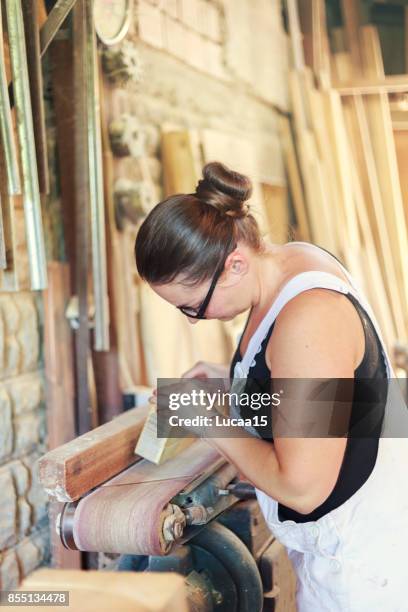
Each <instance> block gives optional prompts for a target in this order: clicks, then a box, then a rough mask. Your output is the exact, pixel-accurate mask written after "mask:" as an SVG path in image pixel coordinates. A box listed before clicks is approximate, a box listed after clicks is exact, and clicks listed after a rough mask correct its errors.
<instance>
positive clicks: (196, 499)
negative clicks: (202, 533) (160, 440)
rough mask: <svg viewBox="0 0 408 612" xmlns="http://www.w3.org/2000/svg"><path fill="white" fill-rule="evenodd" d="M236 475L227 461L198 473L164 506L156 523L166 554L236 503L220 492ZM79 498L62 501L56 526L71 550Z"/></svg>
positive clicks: (73, 542)
mask: <svg viewBox="0 0 408 612" xmlns="http://www.w3.org/2000/svg"><path fill="white" fill-rule="evenodd" d="M235 477H236V469H235V468H234V467H233V466H232V465H229V464H227V465H223V466H221V467H220V468H218V469H217V471H216V472H215V473H214V474H211V475H210V476H207V477H205V475H203V474H202V475H199V476H198V477H197V478H196V479H195V480H194V481H193V482H192V483H191V484H190V485H189V486H188V487H186V488H185V489H183V490H182V491H181V492H180V493H179V494H177V495H176V496H175V497H173V499H172V500H171V501H170V502H169V503H168V504H167V505H166V506H165V507H164V508H163V510H162V512H161V515H160V519H159V523H158V525H157V527H158V529H159V530H160V533H161V541H162V543H163V554H168V553H169V552H170V550H171V548H172V546H173V544H174V543H176V542H177V543H183V542H186V541H188V540H189V539H191V538H192V537H194V536H195V535H196V533H197V532H198V531H199V530H200V529H201V528H202V526H203V525H206V524H207V523H209V521H211V520H212V519H213V518H215V517H216V516H218V515H219V514H220V513H222V512H223V511H225V510H226V509H227V508H229V507H230V506H232V505H233V504H234V503H236V501H237V498H236V497H235V496H234V495H233V494H231V495H229V496H226V495H220V494H219V491H220V490H223V489H224V488H225V487H226V486H227V485H228V483H229V482H231V480H232V479H234V478H235ZM79 501H80V500H78V501H76V502H69V503H67V504H65V505H64V507H63V510H62V512H61V514H60V518H59V525H58V526H57V531H58V533H59V534H60V537H61V541H62V543H63V545H64V546H65V547H66V548H70V549H73V550H76V549H77V546H76V543H75V539H74V534H73V527H74V516H75V510H76V507H77V506H78V503H79Z"/></svg>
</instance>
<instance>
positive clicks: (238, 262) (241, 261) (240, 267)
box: [223, 251, 248, 285]
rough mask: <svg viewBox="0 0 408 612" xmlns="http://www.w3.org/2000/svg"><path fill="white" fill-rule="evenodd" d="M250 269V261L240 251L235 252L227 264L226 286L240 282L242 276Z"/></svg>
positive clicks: (225, 273)
mask: <svg viewBox="0 0 408 612" xmlns="http://www.w3.org/2000/svg"><path fill="white" fill-rule="evenodd" d="M247 269H248V261H247V259H246V257H245V256H244V255H242V253H240V252H239V251H234V252H233V253H231V255H229V258H228V259H227V261H226V263H225V270H224V279H223V280H224V283H223V284H226V285H229V284H231V285H233V284H235V283H236V282H237V281H238V280H240V278H241V276H242V275H243V274H245V273H246V271H247Z"/></svg>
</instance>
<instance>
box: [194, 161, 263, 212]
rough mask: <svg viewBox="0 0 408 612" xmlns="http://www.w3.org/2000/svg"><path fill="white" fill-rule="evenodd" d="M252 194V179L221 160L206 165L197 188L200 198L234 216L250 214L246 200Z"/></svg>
mask: <svg viewBox="0 0 408 612" xmlns="http://www.w3.org/2000/svg"><path fill="white" fill-rule="evenodd" d="M251 194H252V183H251V181H250V179H249V178H248V177H247V176H245V175H243V174H240V173H239V172H235V171H234V170H230V169H229V168H227V166H225V165H224V164H222V163H220V162H210V163H208V164H206V165H205V166H204V168H203V178H202V179H201V180H200V181H199V182H198V185H197V189H196V195H197V197H198V198H200V200H203V201H204V202H206V203H207V204H210V205H211V206H214V207H215V208H217V210H219V211H220V212H222V213H224V214H226V215H228V216H231V217H234V218H242V217H245V216H246V215H247V214H248V212H249V206H248V205H247V204H245V202H246V200H248V199H249V198H250V197H251Z"/></svg>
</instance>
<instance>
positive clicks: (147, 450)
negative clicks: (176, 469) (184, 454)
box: [135, 406, 196, 465]
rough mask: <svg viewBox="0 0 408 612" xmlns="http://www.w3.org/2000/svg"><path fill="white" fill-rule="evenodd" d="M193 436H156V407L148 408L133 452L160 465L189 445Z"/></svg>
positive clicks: (192, 440)
mask: <svg viewBox="0 0 408 612" xmlns="http://www.w3.org/2000/svg"><path fill="white" fill-rule="evenodd" d="M195 440H196V439H195V438H192V437H187V438H176V437H174V438H172V437H168V438H158V437H157V412H156V407H155V406H152V407H151V408H150V411H149V414H148V415H147V418H146V422H145V424H144V427H143V430H142V432H141V434H140V436H139V439H138V441H137V444H136V448H135V453H136V454H137V455H139V456H140V457H144V458H145V459H148V460H149V461H152V462H153V463H155V464H156V465H160V464H162V463H165V462H166V461H168V459H172V458H173V457H176V456H177V455H178V454H179V453H181V451H182V450H184V449H185V448H187V447H188V446H191V444H192V443H193V442H195Z"/></svg>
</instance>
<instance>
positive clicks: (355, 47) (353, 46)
mask: <svg viewBox="0 0 408 612" xmlns="http://www.w3.org/2000/svg"><path fill="white" fill-rule="evenodd" d="M341 10H342V14H343V22H344V26H345V34H346V39H347V43H348V48H349V51H350V54H351V58H352V61H353V66H354V68H355V72H356V74H360V73H361V68H362V57H361V49H360V44H359V27H360V21H361V20H360V13H359V6H358V2H357V1H356V0H341Z"/></svg>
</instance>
